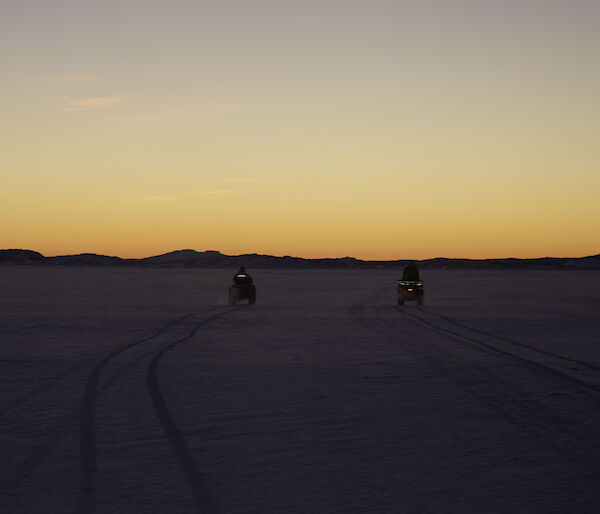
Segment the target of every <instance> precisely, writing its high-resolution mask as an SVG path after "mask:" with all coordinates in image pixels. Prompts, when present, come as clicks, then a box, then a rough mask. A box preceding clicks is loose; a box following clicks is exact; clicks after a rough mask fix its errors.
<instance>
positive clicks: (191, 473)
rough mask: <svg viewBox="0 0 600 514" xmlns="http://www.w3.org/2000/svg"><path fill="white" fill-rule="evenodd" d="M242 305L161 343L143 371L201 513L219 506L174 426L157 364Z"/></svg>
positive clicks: (210, 513) (214, 511)
mask: <svg viewBox="0 0 600 514" xmlns="http://www.w3.org/2000/svg"><path fill="white" fill-rule="evenodd" d="M242 308H243V307H232V308H229V309H228V310H226V311H224V312H218V313H216V314H213V315H212V316H209V317H207V318H205V319H204V320H202V321H201V322H200V323H198V324H197V325H196V326H194V327H193V328H192V329H191V330H190V332H189V334H187V335H186V336H185V337H182V338H181V339H178V340H177V341H175V342H173V343H171V344H169V345H168V346H165V347H164V348H163V349H162V350H160V351H159V352H158V353H157V354H156V355H155V356H154V358H153V359H152V361H151V362H150V365H149V366H148V371H147V373H146V384H147V385H148V390H149V392H150V397H151V399H152V403H153V405H154V410H155V412H156V416H157V417H158V420H159V422H160V424H161V426H162V428H163V432H164V434H165V436H166V438H167V439H168V441H169V444H170V445H171V447H172V449H173V452H174V453H175V456H176V457H177V459H178V461H179V464H180V466H181V468H182V470H183V472H184V474H185V477H186V479H187V481H188V485H189V486H190V489H191V492H192V495H193V496H194V500H195V501H196V505H197V507H198V512H200V513H202V514H205V513H206V514H218V513H220V512H221V509H220V508H219V505H218V504H217V502H216V501H215V499H214V498H213V496H212V493H211V491H210V489H209V487H208V484H207V483H206V481H205V480H204V478H203V477H202V473H201V472H200V470H199V469H198V466H197V465H196V461H195V459H194V456H193V455H192V452H191V451H190V449H189V447H188V446H187V444H186V442H185V438H184V436H183V434H182V433H181V431H180V430H179V429H178V428H177V425H176V423H175V421H174V420H173V416H172V414H171V411H170V410H169V407H168V403H167V401H166V400H165V397H164V395H163V393H162V390H161V388H160V381H159V378H158V364H159V363H160V360H161V359H162V358H163V357H164V355H165V354H166V353H167V352H169V351H170V350H172V349H173V348H175V347H176V346H178V345H180V344H182V343H185V342H186V341H189V340H190V339H192V338H193V337H195V335H196V333H197V332H198V331H199V330H200V329H201V328H202V327H203V326H204V325H206V324H207V323H209V322H211V321H213V320H214V319H216V318H219V317H221V316H224V315H226V314H229V313H230V312H233V311H236V310H239V309H242Z"/></svg>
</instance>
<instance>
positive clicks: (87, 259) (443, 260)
mask: <svg viewBox="0 0 600 514" xmlns="http://www.w3.org/2000/svg"><path fill="white" fill-rule="evenodd" d="M411 260H414V261H415V262H418V263H419V264H420V266H422V267H424V268H430V269H448V268H451V269H494V270H495V269H579V270H590V269H600V254H598V255H590V256H585V257H540V258H493V259H463V258H447V257H435V258H431V259H421V260H419V259H395V260H361V259H356V258H354V257H335V258H317V259H310V258H304V257H292V256H289V255H286V256H273V255H265V254H256V253H252V254H241V255H226V254H222V253H220V252H218V251H213V250H207V251H203V252H198V251H196V250H176V251H173V252H168V253H164V254H161V255H155V256H150V257H143V258H139V259H135V258H129V259H124V258H121V257H116V256H106V255H99V254H93V253H82V254H76V255H57V256H53V257H46V256H44V255H42V254H41V253H39V252H34V251H32V250H0V264H19V265H33V264H38V265H48V264H51V265H60V266H71V265H72V266H75V265H77V266H140V267H175V268H230V267H235V266H240V265H245V266H252V267H254V268H267V269H269V268H283V269H313V268H317V269H319V268H322V269H330V268H334V269H373V268H376V269H387V268H395V267H397V266H404V265H405V264H406V263H408V262H410V261H411Z"/></svg>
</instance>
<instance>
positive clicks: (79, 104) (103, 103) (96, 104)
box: [66, 95, 125, 111]
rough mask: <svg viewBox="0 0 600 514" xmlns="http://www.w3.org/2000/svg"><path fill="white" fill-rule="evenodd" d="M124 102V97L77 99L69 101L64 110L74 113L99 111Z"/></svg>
mask: <svg viewBox="0 0 600 514" xmlns="http://www.w3.org/2000/svg"><path fill="white" fill-rule="evenodd" d="M124 101H125V95H113V96H95V97H92V98H79V99H78V100H71V101H70V102H69V103H67V106H66V110H68V111H75V110H85V109H101V108H103V107H110V106H111V105H116V104H120V103H121V102H124Z"/></svg>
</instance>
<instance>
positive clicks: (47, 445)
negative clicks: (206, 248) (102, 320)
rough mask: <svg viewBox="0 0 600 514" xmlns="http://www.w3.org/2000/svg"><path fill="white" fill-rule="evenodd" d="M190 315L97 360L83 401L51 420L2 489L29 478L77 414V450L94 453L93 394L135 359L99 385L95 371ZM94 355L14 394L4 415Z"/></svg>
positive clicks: (46, 391)
mask: <svg viewBox="0 0 600 514" xmlns="http://www.w3.org/2000/svg"><path fill="white" fill-rule="evenodd" d="M193 315H196V314H187V315H185V316H182V317H180V318H178V319H176V320H173V321H171V322H169V323H167V324H166V325H165V326H163V327H161V328H159V329H158V330H157V331H156V332H155V333H154V334H152V335H150V336H147V337H144V338H142V339H139V340H136V341H134V342H131V343H127V344H126V345H125V346H121V347H119V348H118V349H117V350H115V351H112V352H111V353H109V354H108V355H107V356H105V357H104V358H103V359H102V360H101V361H100V362H99V363H97V364H96V366H94V368H93V369H94V371H92V374H91V375H88V379H87V383H86V388H85V395H84V402H80V403H78V404H77V405H76V406H75V407H74V408H71V409H70V410H68V411H67V412H66V413H64V414H62V415H61V416H59V417H58V419H57V421H56V422H55V423H54V427H55V428H54V430H52V431H51V432H50V433H49V434H48V436H47V437H46V439H45V440H44V441H43V442H42V443H39V444H37V445H36V446H35V447H34V448H33V450H32V451H31V452H30V453H29V454H28V455H27V456H26V457H25V458H24V459H22V460H21V461H20V462H19V463H18V464H15V465H13V466H12V467H11V469H10V478H8V479H7V480H5V481H4V482H3V483H2V488H3V489H12V488H14V487H17V486H18V485H19V484H20V483H21V482H22V481H23V480H26V479H27V478H29V477H30V476H31V474H32V473H34V472H35V470H36V469H38V468H39V467H40V466H41V465H42V464H43V463H44V462H45V461H46V460H47V459H48V458H49V457H50V455H51V453H52V451H53V450H54V449H55V448H56V447H57V446H58V445H59V444H60V443H61V441H62V440H64V438H65V436H66V435H67V434H68V433H70V432H71V430H72V427H73V424H74V423H75V422H76V420H77V418H79V426H80V453H81V452H82V447H86V448H87V450H86V452H87V454H91V455H94V451H93V450H89V447H90V444H91V442H92V441H93V440H94V439H95V432H94V429H93V426H94V425H93V422H92V423H91V424H90V420H89V418H88V419H87V420H85V421H84V419H85V416H86V415H87V416H89V415H90V414H92V417H93V415H94V404H95V397H96V396H97V395H98V394H102V393H104V392H106V391H107V390H108V389H109V388H110V387H111V386H112V384H113V383H114V382H115V381H116V380H118V379H119V378H120V377H121V376H122V375H123V374H124V373H126V372H127V371H128V370H129V369H130V368H131V367H132V366H135V365H136V363H135V362H132V363H130V364H128V365H126V366H124V367H123V368H122V369H121V370H120V371H119V372H118V373H115V374H114V375H113V376H112V377H111V379H110V380H109V381H107V382H106V383H105V384H104V385H103V386H102V387H100V386H99V378H100V376H99V375H97V376H95V375H96V374H97V373H98V372H101V370H102V368H103V367H105V366H106V364H108V361H110V360H111V359H112V358H113V357H115V356H116V355H117V354H119V353H121V352H123V351H125V350H127V349H129V348H132V347H134V346H137V345H139V344H142V343H146V342H149V341H151V340H153V339H156V338H158V337H160V336H161V335H163V334H164V332H165V331H166V330H168V329H170V328H172V327H173V326H174V325H176V324H178V323H180V322H181V321H182V320H184V319H185V318H188V317H190V316H193ZM95 359H97V356H96V357H88V358H85V359H80V360H79V361H77V362H76V363H75V364H73V365H72V366H69V367H68V368H67V369H66V370H65V371H63V372H62V373H61V375H56V376H55V377H51V378H49V379H47V380H45V381H44V383H43V384H41V385H40V386H36V387H34V388H32V389H30V390H28V391H27V392H26V393H24V394H23V395H22V396H20V397H19V398H17V399H16V400H14V401H13V402H11V403H10V404H9V405H8V406H7V407H6V408H5V409H3V410H2V412H1V414H2V415H5V414H7V413H8V412H10V411H14V410H17V409H18V408H21V407H24V406H25V405H27V404H29V403H30V402H31V401H32V400H33V399H34V398H35V397H37V396H41V395H47V394H50V393H53V392H54V391H55V390H56V388H57V387H58V385H59V383H60V382H64V381H66V380H67V379H72V378H73V376H72V372H73V371H75V370H76V369H79V368H80V367H81V366H82V365H83V364H88V363H90V362H93V361H94V360H95ZM64 373H68V375H67V376H66V377H65V376H64ZM55 379H56V380H55ZM59 379H60V380H59ZM49 380H52V381H53V383H52V384H46V382H47V381H49ZM86 401H87V403H85V402H86ZM84 424H85V425H86V427H88V429H89V428H90V427H92V430H91V431H89V430H88V432H86V434H85V437H82V434H81V427H82V426H83V425H84ZM80 461H81V457H80Z"/></svg>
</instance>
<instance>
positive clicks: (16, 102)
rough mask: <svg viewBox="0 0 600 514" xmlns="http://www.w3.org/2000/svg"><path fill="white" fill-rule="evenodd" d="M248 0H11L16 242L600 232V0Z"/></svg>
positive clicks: (430, 250)
mask: <svg viewBox="0 0 600 514" xmlns="http://www.w3.org/2000/svg"><path fill="white" fill-rule="evenodd" d="M134 3H135V2H134ZM233 3H234V4H236V6H237V7H236V9H234V10H231V9H230V8H231V5H229V8H225V7H223V6H220V5H217V4H215V5H213V6H210V7H205V8H203V9H202V10H201V9H200V8H199V7H198V6H196V5H195V4H193V3H189V4H186V5H185V6H179V7H180V10H177V11H176V10H174V8H169V6H168V5H166V4H165V5H160V6H155V7H154V8H153V9H150V8H148V7H147V5H146V3H142V2H140V4H139V8H140V10H141V12H143V13H144V16H143V23H142V22H140V20H139V19H138V17H137V15H135V14H134V13H136V12H138V11H136V10H135V9H132V10H131V11H130V12H129V13H123V12H122V11H121V9H119V8H118V6H117V5H116V4H115V5H112V4H110V5H106V6H105V7H104V9H105V10H104V11H103V12H102V13H101V15H100V13H95V14H98V16H96V15H95V16H92V17H90V16H89V14H90V13H89V12H88V8H87V7H85V6H82V5H81V4H80V3H78V2H75V0H58V1H57V2H56V3H55V2H53V3H51V4H52V5H45V4H40V6H39V10H37V11H35V12H34V11H33V10H30V9H26V8H24V7H22V6H20V4H15V5H14V6H13V7H11V8H10V9H7V12H6V13H5V14H6V16H3V19H2V21H1V22H0V23H1V24H2V26H1V27H0V28H2V29H3V30H2V33H3V36H2V37H3V40H4V41H5V42H6V45H5V47H6V48H10V49H11V50H10V56H9V59H8V61H7V65H6V74H5V75H6V79H3V84H2V85H1V86H0V88H1V89H2V101H3V124H4V126H5V127H6V130H5V131H4V132H3V143H4V144H3V148H2V152H0V168H1V169H2V179H3V183H2V189H1V191H0V217H1V219H2V220H3V221H2V224H0V246H1V247H2V248H24V249H31V250H37V251H40V252H41V253H43V254H45V255H64V254H77V253H87V252H91V253H99V254H105V255H116V256H119V257H124V258H127V257H135V258H139V257H147V256H151V255H157V254H160V253H166V252H169V251H174V250H179V249H185V248H191V249H195V250H198V251H203V250H209V249H210V250H218V251H220V252H222V253H224V254H228V255H239V254H244V253H260V254H270V255H279V256H283V255H292V256H297V257H306V258H320V257H345V256H350V257H356V258H359V259H368V260H395V259H426V258H433V257H456V258H505V257H517V258H536V257H546V256H551V257H581V256H586V255H594V254H597V253H598V252H600V244H599V240H598V234H600V202H598V200H597V197H598V193H599V192H600V174H599V173H598V170H599V169H600V152H599V151H598V149H597V147H598V145H597V141H598V139H599V136H600V107H599V104H598V102H597V98H596V97H597V91H598V87H600V71H599V69H598V68H597V67H593V66H590V65H589V63H592V62H597V59H598V57H600V56H599V55H598V52H599V50H598V49H599V48H600V33H599V32H598V31H597V30H596V27H595V24H594V23H593V22H592V20H595V19H597V17H598V15H600V4H598V5H592V4H586V6H585V7H584V6H579V8H578V9H572V8H570V7H569V6H568V5H567V4H565V5H564V6H553V7H552V8H550V7H549V6H547V4H546V3H544V2H543V1H541V0H532V2H527V6H525V5H523V4H522V3H519V2H512V1H510V2H508V4H506V3H505V2H503V3H502V4H503V5H502V6H499V5H498V6H496V5H492V4H490V5H488V4H487V3H486V4H485V5H482V4H480V3H478V2H473V5H471V6H469V7H466V5H467V4H468V3H469V2H467V3H466V4H465V6H464V9H463V10H462V11H461V14H460V16H458V15H457V14H456V13H455V12H454V11H453V10H452V11H448V8H447V3H445V2H442V1H441V0H440V1H439V2H435V1H434V2H433V4H435V9H432V8H431V6H430V7H426V6H420V5H412V6H410V7H409V6H408V5H404V4H403V3H401V2H399V3H398V4H397V5H396V4H395V3H390V2H384V1H381V2H379V1H378V0H374V2H373V3H369V4H366V3H365V4H364V5H360V3H352V5H345V8H344V9H343V10H342V11H340V10H339V9H337V8H334V6H333V3H332V5H329V4H327V5H324V4H323V3H321V2H316V1H313V0H307V1H306V2H301V3H298V5H291V4H290V5H287V3H285V4H286V5H283V4H284V3H281V5H279V3H269V2H266V3H262V2H259V3H258V4H257V5H255V6H253V7H251V6H250V5H248V4H247V3H245V2H241V1H240V2H236V1H235V0H234V1H233ZM334 3H335V2H334ZM267 4H268V5H267ZM401 4H402V5H401ZM433 4H432V5H433ZM534 4H536V5H537V7H536V8H533V7H534ZM200 11H201V12H200ZM232 12H235V13H237V14H236V15H235V16H233V15H232V14H231V13H232ZM117 20H118V22H117ZM199 24H200V26H199ZM81 27H85V31H84V30H83V29H82V28H81ZM107 33H110V34H111V39H110V42H107V40H106V37H105V35H106V34H107ZM507 33H510V34H511V41H510V44H508V43H507V41H506V34H507ZM23 34H35V35H36V37H24V36H23ZM534 36H535V37H534ZM36 41H44V42H45V45H44V47H43V48H41V47H39V45H38V44H37V43H36ZM133 42H135V44H134V43H133ZM74 63H75V64H74ZM83 63H85V66H84V65H83ZM131 63H135V66H133V65H132V64H131ZM190 63H193V65H190ZM533 63H535V65H533ZM24 70H26V71H24Z"/></svg>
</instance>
